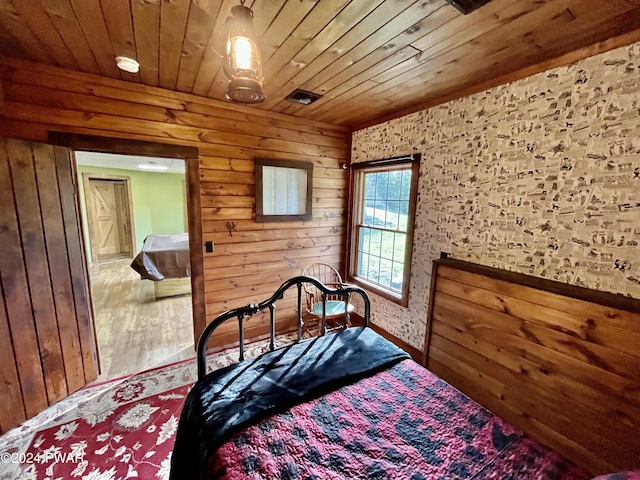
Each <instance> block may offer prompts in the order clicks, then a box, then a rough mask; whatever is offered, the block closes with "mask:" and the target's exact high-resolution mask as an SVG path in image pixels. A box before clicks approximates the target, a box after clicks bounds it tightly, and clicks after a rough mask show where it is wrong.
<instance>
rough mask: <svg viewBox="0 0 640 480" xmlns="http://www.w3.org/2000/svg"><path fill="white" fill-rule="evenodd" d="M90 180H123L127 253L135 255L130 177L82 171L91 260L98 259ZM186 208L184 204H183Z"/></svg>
mask: <svg viewBox="0 0 640 480" xmlns="http://www.w3.org/2000/svg"><path fill="white" fill-rule="evenodd" d="M91 180H107V181H114V180H115V181H123V182H124V186H125V188H126V191H127V211H128V212H129V235H128V237H129V255H130V258H133V257H135V256H136V232H135V228H134V221H133V197H132V195H131V177H125V176H121V175H107V174H101V173H83V174H82V185H83V186H84V202H85V205H86V209H85V210H86V213H87V224H88V225H87V228H88V230H89V244H90V246H91V261H92V262H95V261H97V260H98V255H97V254H96V250H95V248H94V244H95V243H96V242H97V239H96V228H95V222H94V219H93V214H92V212H93V210H92V208H91V207H92V205H91V203H92V200H91V195H90V192H89V183H90V182H91ZM185 208H186V206H185Z"/></svg>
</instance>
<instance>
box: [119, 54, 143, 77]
mask: <svg viewBox="0 0 640 480" xmlns="http://www.w3.org/2000/svg"><path fill="white" fill-rule="evenodd" d="M116 65H117V66H118V68H119V69H120V70H124V71H125V72H129V73H138V70H140V64H139V63H138V62H136V61H135V60H134V59H133V58H129V57H116Z"/></svg>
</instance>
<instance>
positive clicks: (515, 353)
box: [426, 259, 640, 474]
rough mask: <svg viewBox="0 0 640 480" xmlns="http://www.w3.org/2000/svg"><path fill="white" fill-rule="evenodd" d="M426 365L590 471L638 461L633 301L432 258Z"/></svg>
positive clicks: (639, 344)
mask: <svg viewBox="0 0 640 480" xmlns="http://www.w3.org/2000/svg"><path fill="white" fill-rule="evenodd" d="M434 278H435V281H434V285H435V287H434V288H433V289H432V290H433V291H432V296H431V299H432V302H433V303H432V308H430V309H429V310H430V312H431V313H430V316H429V323H428V329H427V342H426V344H427V361H426V366H427V368H429V370H432V371H433V372H434V373H436V374H437V375H438V376H440V377H441V378H443V379H444V380H446V381H447V382H449V383H451V384H452V385H454V386H455V387H457V388H459V389H460V390H461V391H463V392H464V393H466V394H467V395H469V396H470V397H471V398H473V399H475V400H476V401H478V402H479V403H481V404H483V405H484V406H485V407H487V408H489V409H490V410H492V411H493V412H495V413H496V414H497V415H498V416H500V417H501V418H503V419H505V420H507V421H508V422H510V423H511V424H513V425H515V426H517V427H519V428H520V429H522V430H524V431H525V432H527V433H529V434H530V435H532V436H533V437H535V438H537V439H538V440H539V441H541V442H542V443H545V444H547V445H549V446H551V447H552V448H554V449H555V450H557V451H558V452H559V453H561V454H562V455H564V456H566V457H567V458H569V459H571V460H573V461H574V462H576V463H577V464H579V465H581V466H583V467H585V468H587V469H588V470H590V471H591V472H592V473H594V474H599V473H605V472H612V471H618V470H625V469H633V468H637V467H638V466H639V464H638V459H640V442H638V427H639V425H640V424H639V423H638V422H639V419H640V301H638V300H634V299H632V298H629V297H623V296H621V295H613V294H609V293H605V292H598V291H595V290H588V289H585V288H579V287H575V286H571V285H567V284H562V283H559V282H553V281H550V280H543V279H539V278H535V277H529V276H526V275H522V274H519V273H513V272H506V271H500V270H497V269H494V268H489V267H481V266H479V265H474V264H469V263H466V262H461V261H459V260H450V259H448V260H438V261H436V262H435V264H434Z"/></svg>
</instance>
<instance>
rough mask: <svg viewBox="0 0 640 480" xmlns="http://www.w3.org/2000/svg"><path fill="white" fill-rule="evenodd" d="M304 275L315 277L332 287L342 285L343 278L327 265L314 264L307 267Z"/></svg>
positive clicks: (303, 272)
mask: <svg viewBox="0 0 640 480" xmlns="http://www.w3.org/2000/svg"><path fill="white" fill-rule="evenodd" d="M302 275H305V276H307V277H315V278H317V279H318V280H320V281H321V282H322V283H324V284H325V285H327V286H330V287H336V286H338V285H340V284H341V283H342V277H341V276H340V273H339V272H338V270H336V269H335V268H334V267H332V266H331V265H327V264H326V263H312V264H311V265H307V266H306V267H305V268H304V270H303V271H302ZM310 286H312V285H310ZM314 288H315V287H314Z"/></svg>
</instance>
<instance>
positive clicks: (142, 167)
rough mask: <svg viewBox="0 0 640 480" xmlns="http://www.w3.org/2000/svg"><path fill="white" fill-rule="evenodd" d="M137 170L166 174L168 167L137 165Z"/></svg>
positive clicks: (146, 164) (147, 164)
mask: <svg viewBox="0 0 640 480" xmlns="http://www.w3.org/2000/svg"><path fill="white" fill-rule="evenodd" d="M138 168H139V169H140V170H148V171H150V172H166V171H167V170H169V167H167V166H166V165H152V164H150V163H139V164H138Z"/></svg>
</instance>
